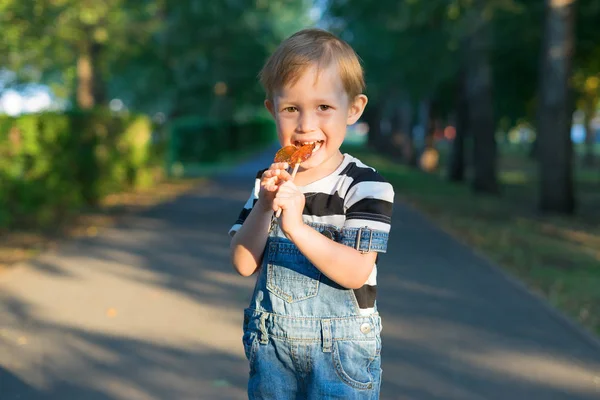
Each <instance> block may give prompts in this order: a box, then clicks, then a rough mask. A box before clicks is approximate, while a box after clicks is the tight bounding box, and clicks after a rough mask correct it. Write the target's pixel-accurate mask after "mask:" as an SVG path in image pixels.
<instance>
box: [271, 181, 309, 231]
mask: <svg viewBox="0 0 600 400" xmlns="http://www.w3.org/2000/svg"><path fill="white" fill-rule="evenodd" d="M288 175H289V174H288ZM305 202H306V198H305V197H304V193H302V192H301V191H300V190H298V187H297V186H296V185H295V184H294V182H293V181H292V180H288V181H286V182H285V183H283V184H282V185H280V186H279V190H277V193H276V194H275V200H274V201H273V211H276V210H277V209H279V208H281V209H282V210H283V211H282V213H281V223H280V226H281V230H282V231H283V233H284V234H286V236H289V233H290V232H292V231H293V230H295V229H297V228H298V227H301V226H302V225H304V221H303V220H302V211H304V204H305Z"/></svg>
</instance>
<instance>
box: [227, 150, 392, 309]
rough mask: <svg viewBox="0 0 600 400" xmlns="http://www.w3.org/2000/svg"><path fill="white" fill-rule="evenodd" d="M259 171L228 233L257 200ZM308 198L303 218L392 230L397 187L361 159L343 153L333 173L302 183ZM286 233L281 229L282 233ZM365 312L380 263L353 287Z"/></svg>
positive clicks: (340, 225)
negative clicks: (342, 158)
mask: <svg viewBox="0 0 600 400" xmlns="http://www.w3.org/2000/svg"><path fill="white" fill-rule="evenodd" d="M264 171H265V170H261V171H259V172H258V174H257V175H256V180H255V184H254V190H253V192H252V195H251V196H250V198H249V199H248V201H247V202H246V204H245V205H244V208H243V210H242V212H241V213H240V215H239V217H238V219H237V221H236V222H235V224H234V225H233V227H231V229H230V231H229V234H230V235H233V233H235V232H237V230H238V229H239V228H240V227H241V226H242V224H243V223H244V221H245V220H246V218H247V217H248V214H250V211H251V210H252V207H253V206H254V204H255V203H256V201H257V200H258V193H259V190H260V178H261V176H262V173H263V172H264ZM298 189H300V190H301V191H302V192H303V193H304V195H305V197H306V202H305V206H304V211H303V220H304V222H312V223H320V224H328V225H333V226H335V227H336V228H337V229H341V228H360V227H365V226H367V227H369V228H371V229H374V230H379V231H383V232H389V231H390V224H391V217H392V205H393V202H394V189H393V187H392V185H390V184H389V183H388V182H386V181H385V179H384V178H383V177H382V176H381V175H379V173H377V172H376V171H375V169H373V168H371V167H369V166H367V165H365V164H363V163H362V162H361V161H360V160H359V159H357V158H355V157H353V156H351V155H349V154H344V160H343V162H342V163H341V164H340V166H339V167H338V168H337V169H336V170H335V171H334V172H332V173H331V174H330V175H328V176H326V177H324V178H322V179H319V180H318V181H315V182H313V183H310V184H308V185H306V186H299V187H298ZM280 234H281V235H283V234H282V233H280ZM354 293H355V295H356V299H357V301H358V305H359V307H360V312H361V314H362V315H369V314H371V313H373V311H374V307H375V297H376V293H377V265H375V266H374V267H373V271H372V272H371V275H370V276H369V278H368V279H367V281H366V282H365V284H364V285H363V286H362V287H361V288H360V289H354Z"/></svg>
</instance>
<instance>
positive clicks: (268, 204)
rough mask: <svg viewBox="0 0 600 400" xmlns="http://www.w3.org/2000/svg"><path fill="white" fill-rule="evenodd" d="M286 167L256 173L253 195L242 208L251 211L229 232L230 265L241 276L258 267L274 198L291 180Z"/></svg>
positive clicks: (283, 165) (248, 274) (265, 241)
mask: <svg viewBox="0 0 600 400" xmlns="http://www.w3.org/2000/svg"><path fill="white" fill-rule="evenodd" d="M287 167H288V165H287V163H273V164H271V166H270V167H269V169H266V170H262V171H259V172H258V173H257V175H256V180H255V183H254V192H253V194H252V196H250V199H249V200H248V202H247V203H246V206H244V208H245V210H247V209H250V208H251V210H250V213H249V214H248V216H247V217H245V218H244V213H245V211H243V212H242V214H241V215H240V218H239V219H238V222H236V225H235V226H234V228H232V233H233V238H232V239H231V244H230V249H231V261H232V263H233V266H234V267H235V269H236V271H237V272H238V273H239V274H240V275H242V276H250V275H252V274H253V273H254V271H256V269H257V268H258V267H259V266H260V263H261V261H262V257H263V253H264V249H265V245H266V244H267V239H268V237H269V227H270V225H271V217H272V216H273V211H274V208H273V198H274V197H275V194H276V193H277V190H278V187H279V186H278V185H280V184H281V183H282V182H285V181H288V180H290V179H291V176H290V174H289V173H288V172H287V171H286V168H287ZM238 224H240V225H238ZM238 226H239V230H237V227H238ZM234 229H236V230H237V232H236V231H235V230H234Z"/></svg>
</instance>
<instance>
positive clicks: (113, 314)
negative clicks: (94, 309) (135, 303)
mask: <svg viewBox="0 0 600 400" xmlns="http://www.w3.org/2000/svg"><path fill="white" fill-rule="evenodd" d="M106 316H107V317H109V318H114V317H116V316H117V310H116V309H114V308H109V309H108V310H106Z"/></svg>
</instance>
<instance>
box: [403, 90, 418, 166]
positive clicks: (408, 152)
mask: <svg viewBox="0 0 600 400" xmlns="http://www.w3.org/2000/svg"><path fill="white" fill-rule="evenodd" d="M413 111H414V110H413V105H412V102H411V100H410V97H409V96H408V95H407V94H405V95H404V96H403V97H402V100H401V101H400V114H401V116H402V117H401V126H402V127H401V129H402V132H403V133H404V138H405V139H404V147H403V148H402V158H403V159H404V162H405V163H407V164H408V165H416V164H417V157H416V154H415V144H414V139H413V132H412V129H413V116H414V115H413V114H414V112H413Z"/></svg>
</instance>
